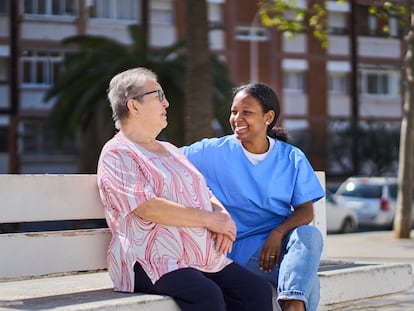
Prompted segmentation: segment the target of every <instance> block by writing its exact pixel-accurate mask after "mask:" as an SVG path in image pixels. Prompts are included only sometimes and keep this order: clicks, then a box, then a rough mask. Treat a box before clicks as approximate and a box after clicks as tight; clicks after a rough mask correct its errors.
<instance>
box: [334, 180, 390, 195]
mask: <svg viewBox="0 0 414 311" xmlns="http://www.w3.org/2000/svg"><path fill="white" fill-rule="evenodd" d="M337 194H339V195H343V196H347V197H363V198H370V199H372V198H380V197H381V195H382V186H381V185H367V184H356V183H354V182H349V183H347V184H345V185H343V186H341V187H340V188H339V189H338V192H337Z"/></svg>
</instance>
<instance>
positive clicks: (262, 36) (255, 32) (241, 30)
mask: <svg viewBox="0 0 414 311" xmlns="http://www.w3.org/2000/svg"><path fill="white" fill-rule="evenodd" d="M236 38H237V39H238V40H246V41H267V40H269V38H270V34H269V31H268V30H267V29H265V28H260V27H237V28H236Z"/></svg>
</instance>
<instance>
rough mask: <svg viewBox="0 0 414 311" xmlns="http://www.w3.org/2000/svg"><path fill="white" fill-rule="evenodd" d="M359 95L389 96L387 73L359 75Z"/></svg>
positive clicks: (362, 73) (389, 83)
mask: <svg viewBox="0 0 414 311" xmlns="http://www.w3.org/2000/svg"><path fill="white" fill-rule="evenodd" d="M359 84H360V93H361V94H366V95H391V90H390V89H391V88H390V85H391V77H390V74H389V73H387V72H381V71H379V72H374V71H364V72H361V73H360V79H359Z"/></svg>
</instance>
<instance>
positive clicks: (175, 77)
mask: <svg viewBox="0 0 414 311" xmlns="http://www.w3.org/2000/svg"><path fill="white" fill-rule="evenodd" d="M129 31H130V35H131V38H132V44H131V46H130V47H126V46H125V45H123V44H122V43H120V42H117V41H115V40H112V39H108V38H105V37H101V36H90V35H81V36H74V37H70V38H67V39H65V40H64V41H63V44H66V45H70V46H73V45H75V46H76V47H77V50H76V51H75V52H74V53H72V54H68V55H67V57H66V58H65V62H64V74H62V75H61V77H60V78H59V79H58V80H57V81H56V82H55V84H54V85H53V87H52V88H51V89H50V90H49V91H48V92H47V94H46V96H45V101H48V100H50V99H52V98H55V99H56V101H55V106H54V108H53V110H52V113H51V116H50V120H51V123H52V126H53V127H54V128H55V129H56V134H57V138H58V139H59V141H62V140H63V138H65V137H70V136H71V137H77V138H78V142H79V145H78V148H79V152H78V153H79V158H78V171H79V172H80V173H94V172H95V171H96V164H97V159H98V155H99V152H100V150H101V148H102V146H103V144H104V143H105V142H106V141H107V140H108V139H109V138H110V137H111V136H112V135H113V134H114V131H115V129H114V127H113V126H111V124H112V121H111V110H110V108H109V104H108V102H107V100H106V89H107V87H108V84H109V81H110V79H111V78H112V77H113V76H114V75H115V74H117V73H118V72H121V71H123V70H126V69H129V68H133V67H138V66H143V67H148V68H150V69H151V70H153V71H154V72H155V73H156V74H157V75H158V79H159V81H160V84H161V85H162V86H163V88H164V91H165V93H166V95H167V96H168V99H169V101H170V102H171V105H170V107H169V109H168V124H169V125H168V127H167V128H166V130H165V131H164V132H163V133H161V134H160V136H161V137H162V138H163V139H167V140H168V141H170V142H172V143H173V144H175V145H177V146H181V145H183V144H184V137H185V127H184V107H185V104H186V101H185V93H184V90H185V81H186V66H185V64H186V62H187V56H186V55H185V54H184V53H183V49H182V47H184V45H185V42H184V41H180V42H177V43H175V44H173V45H171V46H169V47H166V48H163V49H159V50H156V51H151V52H149V51H148V50H147V44H146V36H145V34H144V33H143V32H142V30H141V29H140V28H139V27H138V26H135V25H133V26H130V28H129ZM209 66H210V67H208V68H207V71H208V72H212V74H213V77H214V78H213V81H214V83H213V89H212V90H211V91H210V92H213V95H212V97H213V101H212V102H209V103H208V105H210V106H211V107H213V108H211V109H214V111H215V114H216V118H217V119H218V120H219V122H220V123H221V126H222V128H223V130H224V132H225V133H227V132H228V131H229V127H228V125H227V124H228V122H227V109H226V104H228V103H229V96H230V90H231V88H232V87H233V84H232V83H231V82H230V81H229V79H228V73H227V67H226V66H225V65H224V64H223V63H222V62H221V61H219V60H218V59H217V57H215V56H211V55H210V61H209ZM187 102H188V101H187ZM213 103H214V106H213ZM192 104H194V105H197V104H198V103H192ZM198 107H200V106H198ZM224 111H225V112H224ZM199 118H200V116H197V115H194V116H193V117H192V122H194V123H195V124H199V122H198V120H199ZM209 125H210V124H209ZM187 130H188V128H187ZM199 135H202V134H199ZM202 137H204V136H198V138H202Z"/></svg>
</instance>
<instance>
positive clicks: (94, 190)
mask: <svg viewBox="0 0 414 311" xmlns="http://www.w3.org/2000/svg"><path fill="white" fill-rule="evenodd" d="M0 193H1V195H0V206H1V207H2V208H1V213H0V223H8V222H26V221H46V220H70V219H99V218H104V209H103V206H102V203H101V201H100V198H99V194H98V186H97V184H96V175H82V174H78V175H48V174H47V175H0Z"/></svg>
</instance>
